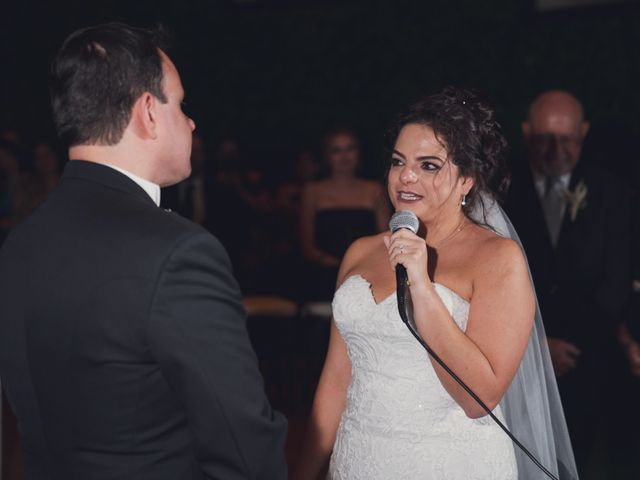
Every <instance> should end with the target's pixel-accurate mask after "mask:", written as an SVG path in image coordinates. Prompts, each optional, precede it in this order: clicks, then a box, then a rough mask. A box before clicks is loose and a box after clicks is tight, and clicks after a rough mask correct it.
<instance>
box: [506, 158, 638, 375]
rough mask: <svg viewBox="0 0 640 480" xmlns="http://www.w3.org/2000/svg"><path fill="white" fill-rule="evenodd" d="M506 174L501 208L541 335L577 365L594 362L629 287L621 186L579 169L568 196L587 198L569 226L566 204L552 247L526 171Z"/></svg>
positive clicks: (600, 173)
mask: <svg viewBox="0 0 640 480" xmlns="http://www.w3.org/2000/svg"><path fill="white" fill-rule="evenodd" d="M520 167H521V168H516V169H515V170H514V172H513V181H512V185H511V188H510V191H509V198H508V201H507V204H506V210H507V213H508V214H509V216H510V218H511V220H512V222H513V224H514V226H515V227H516V230H517V232H518V234H519V236H520V238H521V240H522V243H523V245H524V248H525V252H526V254H527V257H528V260H529V264H530V266H531V272H532V275H533V280H534V284H535V287H536V293H537V294H538V299H539V301H540V309H541V312H542V318H543V320H544V324H545V328H546V331H547V335H548V336H551V337H558V338H560V339H563V340H566V341H569V342H571V343H574V344H575V345H577V346H578V348H580V349H581V350H582V352H583V357H582V359H581V360H580V361H579V365H580V363H584V362H585V361H586V362H589V361H591V360H593V361H595V362H596V363H597V362H598V359H597V358H594V357H597V356H598V355H599V354H600V352H601V351H602V349H603V348H604V346H605V343H606V342H607V339H611V338H612V337H613V329H614V326H615V324H616V322H618V321H620V320H621V314H622V311H623V309H624V307H625V304H626V299H627V297H628V293H629V285H630V271H629V269H630V228H629V227H630V225H629V223H630V221H629V218H630V213H629V203H630V200H629V192H628V189H627V187H626V186H625V185H624V184H623V183H622V182H620V181H619V180H617V178H615V177H614V176H612V175H611V174H608V173H607V172H605V171H602V170H599V169H596V168H594V167H591V166H588V165H582V164H580V163H579V164H578V166H577V167H576V169H575V170H574V172H573V173H572V176H571V182H570V185H569V189H570V190H572V191H573V190H574V189H575V188H576V186H577V185H578V184H579V183H580V182H584V185H586V187H587V189H588V192H587V197H586V202H585V203H584V208H583V209H581V210H580V211H579V212H578V214H577V216H576V218H575V221H574V220H572V219H571V215H570V208H569V207H568V206H567V208H566V213H565V216H564V220H563V224H562V227H561V231H560V237H559V240H558V243H557V246H556V248H555V249H554V248H553V246H552V244H551V241H550V239H549V233H548V229H547V224H546V221H545V218H544V214H543V211H542V207H541V203H540V200H539V196H538V193H537V191H536V189H535V185H534V181H533V175H532V173H531V170H530V168H529V166H528V165H521V166H520Z"/></svg>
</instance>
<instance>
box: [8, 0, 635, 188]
mask: <svg viewBox="0 0 640 480" xmlns="http://www.w3.org/2000/svg"><path fill="white" fill-rule="evenodd" d="M110 20H121V21H126V22H131V23H134V24H137V25H150V24H154V23H156V22H162V23H163V24H164V25H166V26H167V27H168V28H169V29H170V31H171V32H172V33H173V36H174V49H173V51H172V52H171V54H172V57H173V58H174V59H175V61H176V63H177V64H178V67H179V69H180V71H181V73H182V76H183V81H184V84H185V87H186V90H187V99H186V101H187V104H188V105H187V110H188V112H189V113H190V114H191V115H192V116H193V117H194V119H195V120H196V122H197V123H198V129H199V133H200V134H201V135H202V136H203V137H204V138H205V139H207V140H209V141H210V142H211V143H215V142H216V141H217V140H218V139H220V138H221V137H222V136H225V135H234V136H236V137H239V138H240V139H241V141H242V143H243V144H244V146H245V148H248V149H249V150H250V151H251V153H252V157H253V158H254V160H255V161H257V162H258V163H261V164H262V165H263V166H264V167H266V168H267V169H271V170H273V171H276V172H280V171H282V170H285V169H286V168H287V165H288V163H287V162H284V161H281V160H282V159H283V158H285V157H287V156H288V155H289V154H290V152H291V150H293V149H295V148H298V147H300V146H307V145H314V144H315V143H316V141H317V139H318V137H319V135H320V134H321V132H322V130H323V129H324V128H326V127H327V126H328V125H330V124H334V123H336V122H339V123H349V124H351V125H353V126H354V127H355V128H356V129H357V130H358V131H359V132H360V133H361V134H362V136H363V139H364V142H363V145H364V147H365V152H366V154H367V158H369V159H370V160H371V161H369V162H368V172H367V173H369V174H372V175H378V174H379V173H380V172H381V170H382V164H383V161H384V160H383V159H384V152H385V149H384V148H383V147H384V146H385V145H386V143H385V137H384V133H385V131H386V129H387V127H388V125H389V123H390V120H391V118H392V117H393V114H394V113H395V112H397V111H398V110H400V109H401V108H402V107H403V106H404V105H405V104H407V103H408V102H409V101H411V100H413V99H415V98H416V97H418V96H420V95H422V94H424V93H426V92H431V91H433V90H434V89H437V88H439V87H441V86H443V85H446V84H456V85H462V86H473V87H477V88H479V89H481V90H483V91H484V92H485V93H486V94H488V96H489V97H490V98H492V99H493V100H494V102H495V104H496V106H497V107H498V111H499V118H500V119H501V120H502V123H503V125H504V127H505V129H506V131H507V133H508V136H509V138H510V139H511V141H512V144H513V148H514V152H515V153H514V157H518V156H519V152H520V145H519V140H520V134H519V125H520V122H521V120H522V119H523V117H524V115H525V114H526V108H527V105H528V103H529V101H530V100H531V98H532V97H533V96H534V95H535V94H537V93H538V92H540V91H541V90H543V89H547V88H557V87H560V88H565V89H568V90H571V91H572V92H574V93H575V94H576V95H577V96H578V97H579V98H581V99H582V100H583V101H584V103H585V105H586V108H587V115H588V117H589V119H591V120H592V122H593V124H594V134H593V135H592V136H591V137H592V138H591V139H590V140H591V141H592V142H598V141H599V139H600V138H606V140H602V141H600V143H603V144H605V145H603V146H602V148H601V149H600V150H603V149H604V150H606V149H610V150H609V153H613V152H615V155H608V158H607V159H606V161H607V162H614V163H615V166H614V167H613V168H614V170H618V171H620V172H621V173H623V172H625V171H626V170H627V169H628V168H630V162H631V160H630V156H631V155H633V154H634V153H635V152H629V146H628V145H626V146H624V145H622V144H623V143H625V142H626V140H624V139H628V138H631V137H636V138H637V137H638V132H640V118H639V117H638V114H637V112H639V111H640V94H639V93H638V88H639V87H640V53H639V50H640V49H639V46H640V5H639V4H638V3H635V2H621V3H614V4H610V5H606V6H589V7H583V8H572V9H564V10H563V9H560V10H551V11H549V10H545V11H540V10H538V9H537V8H536V6H535V2H532V1H523V0H520V1H517V0H483V1H477V0H454V1H451V0H431V1H426V0H424V1H422V0H420V1H415V0H414V1H407V0H396V1H376V0H372V1H360V0H345V1H319V0H297V1H287V0H264V1H246V0H245V1H244V2H223V1H215V0H182V1H175V0H173V1H172V0H136V1H124V0H111V1H105V0H102V1H91V2H87V1H86V0H82V1H81V0H67V1H50V2H44V1H36V0H21V1H10V0H3V2H2V6H1V7H0V65H1V71H0V72H1V73H0V82H1V83H0V127H2V126H7V125H14V126H17V127H18V128H19V129H20V130H21V131H22V132H24V133H25V134H26V135H27V140H35V139H37V138H41V137H49V136H52V135H53V133H52V130H53V129H52V126H51V120H50V114H49V110H48V97H47V95H48V94H47V86H46V77H47V68H48V62H49V59H50V57H51V55H52V54H53V53H54V51H55V49H56V48H57V47H58V46H59V45H60V43H61V42H62V40H63V39H64V37H65V36H66V35H68V34H69V33H70V32H71V31H73V30H74V29H76V28H79V27H82V26H86V25H89V24H94V23H100V22H104V21H110ZM29 137H33V138H29ZM618 139H619V140H618ZM626 143H628V142H626Z"/></svg>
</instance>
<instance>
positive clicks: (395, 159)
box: [391, 157, 402, 167]
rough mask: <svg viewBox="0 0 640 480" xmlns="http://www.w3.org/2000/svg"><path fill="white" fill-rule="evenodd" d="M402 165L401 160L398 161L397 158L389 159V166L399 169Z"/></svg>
mask: <svg viewBox="0 0 640 480" xmlns="http://www.w3.org/2000/svg"><path fill="white" fill-rule="evenodd" d="M401 165H402V160H400V159H399V158H396V157H391V166H392V167H399V166H401Z"/></svg>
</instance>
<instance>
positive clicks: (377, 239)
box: [339, 232, 389, 281]
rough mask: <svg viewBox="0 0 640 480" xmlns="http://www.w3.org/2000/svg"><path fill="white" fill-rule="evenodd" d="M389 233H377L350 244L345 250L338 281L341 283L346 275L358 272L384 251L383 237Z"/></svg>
mask: <svg viewBox="0 0 640 480" xmlns="http://www.w3.org/2000/svg"><path fill="white" fill-rule="evenodd" d="M385 235H389V232H383V233H378V234H376V235H371V236H368V237H362V238H359V239H358V240H356V241H355V242H353V243H352V244H351V246H350V247H349V248H348V249H347V252H346V253H345V255H344V257H343V259H342V265H341V266H340V274H339V280H340V281H342V280H344V278H346V277H347V276H348V275H350V274H352V273H354V272H355V271H359V269H360V268H361V267H362V266H363V264H366V263H367V262H369V261H370V260H371V259H372V258H373V257H375V256H376V255H377V254H378V253H380V251H381V249H384V248H385V247H384V240H383V238H384V236H385Z"/></svg>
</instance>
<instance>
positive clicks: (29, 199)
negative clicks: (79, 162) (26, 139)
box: [20, 142, 61, 217]
mask: <svg viewBox="0 0 640 480" xmlns="http://www.w3.org/2000/svg"><path fill="white" fill-rule="evenodd" d="M60 167H61V162H60V156H59V155H58V152H57V151H56V149H55V147H54V146H53V145H52V144H51V143H48V142H39V143H36V145H35V147H34V148H33V171H32V172H31V175H29V177H28V180H27V182H26V187H25V190H26V191H25V205H24V209H23V211H22V212H21V213H20V215H21V217H25V216H27V215H28V214H29V213H31V212H32V211H33V210H35V209H36V208H37V207H38V206H39V205H40V204H42V203H43V202H44V200H45V199H46V198H47V197H48V196H49V194H50V193H51V192H52V191H53V190H54V189H55V187H56V185H58V182H59V181H60Z"/></svg>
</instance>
